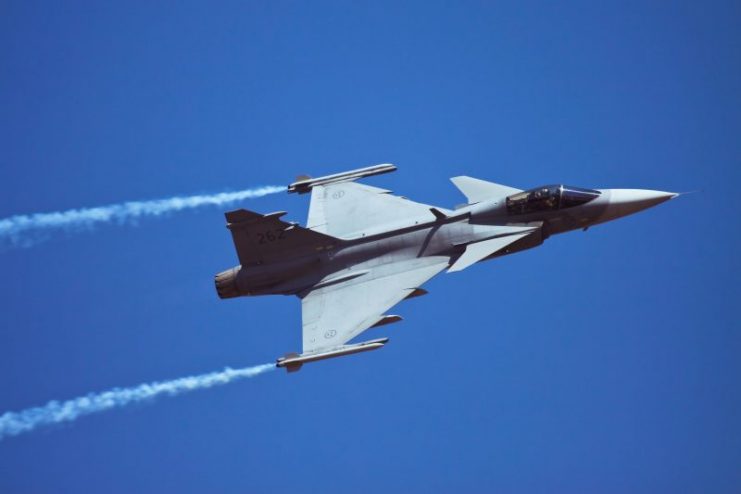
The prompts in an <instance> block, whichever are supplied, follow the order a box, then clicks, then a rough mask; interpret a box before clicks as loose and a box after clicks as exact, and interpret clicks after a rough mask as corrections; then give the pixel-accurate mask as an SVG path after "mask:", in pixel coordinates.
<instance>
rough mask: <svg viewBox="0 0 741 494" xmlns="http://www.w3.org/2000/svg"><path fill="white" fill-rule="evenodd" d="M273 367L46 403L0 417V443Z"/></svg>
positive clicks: (254, 374) (145, 385)
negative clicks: (20, 435)
mask: <svg viewBox="0 0 741 494" xmlns="http://www.w3.org/2000/svg"><path fill="white" fill-rule="evenodd" d="M275 368H276V367H275V364H263V365H256V366H254V367H245V368H242V369H230V368H229V367H227V368H226V369H224V370H223V371H221V372H211V373H209V374H201V375H199V376H189V377H181V378H180V379H173V380H172V381H162V382H153V383H148V384H140V385H139V386H134V387H132V388H113V389H111V390H109V391H103V392H102V393H90V394H89V395H87V396H80V397H79V398H74V399H72V400H67V401H61V402H60V401H50V402H49V403H47V404H46V405H44V406H41V407H35V408H27V409H26V410H21V411H20V412H5V413H4V414H3V415H0V440H2V439H4V438H5V437H7V436H15V435H18V434H21V433H23V432H31V431H32V430H34V429H36V428H37V427H39V426H41V425H50V424H58V423H62V422H71V421H73V420H76V419H77V418H78V417H81V416H83V415H89V414H91V413H96V412H103V411H105V410H110V409H111V408H118V407H122V406H125V405H128V404H130V403H136V402H140V401H144V400H149V399H152V398H155V397H157V396H160V395H168V396H175V395H179V394H182V393H187V392H189V391H195V390H197V389H203V388H210V387H212V386H220V385H222V384H228V383H230V382H232V381H234V380H237V379H244V378H248V377H255V376H257V375H258V374H262V373H264V372H268V371H270V370H273V369H275Z"/></svg>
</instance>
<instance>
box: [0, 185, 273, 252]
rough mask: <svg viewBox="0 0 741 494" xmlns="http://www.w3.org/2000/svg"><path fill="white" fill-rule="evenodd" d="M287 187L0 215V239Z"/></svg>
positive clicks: (17, 241)
mask: <svg viewBox="0 0 741 494" xmlns="http://www.w3.org/2000/svg"><path fill="white" fill-rule="evenodd" d="M284 190H286V189H285V187H278V186H265V187H258V188H254V189H245V190H240V191H237V192H222V193H220V194H211V195H195V196H176V197H170V198H168V199H156V200H153V201H130V202H124V203H121V204H111V205H109V206H100V207H95V208H84V209H69V210H67V211H55V212H51V213H34V214H20V215H16V216H11V217H9V218H5V219H0V241H2V240H9V241H10V243H11V244H12V245H16V246H24V247H25V246H29V245H31V244H33V243H34V238H30V237H29V236H28V234H29V233H32V232H34V231H36V232H41V231H48V230H53V229H61V230H67V231H71V230H74V229H80V228H85V227H87V228H92V227H93V226H95V225H96V224H99V223H110V222H113V221H116V222H118V223H119V224H124V223H127V222H130V221H133V220H136V219H138V218H141V217H143V216H161V215H163V214H165V213H170V212H174V211H182V210H183V209H193V208H198V207H201V206H219V205H223V204H228V203H232V202H236V201H241V200H244V199H252V198H255V197H262V196H265V195H268V194H275V193H276V192H281V191H284Z"/></svg>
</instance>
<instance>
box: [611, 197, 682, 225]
mask: <svg viewBox="0 0 741 494" xmlns="http://www.w3.org/2000/svg"><path fill="white" fill-rule="evenodd" d="M678 195H679V194H676V193H674V192H664V191H661V190H643V189H610V190H609V203H608V205H607V209H606V210H605V212H604V214H603V215H602V217H601V218H600V222H602V221H609V220H614V219H616V218H620V217H621V216H627V215H629V214H633V213H637V212H638V211H642V210H644V209H648V208H650V207H653V206H656V205H657V204H661V203H662V202H666V201H668V200H669V199H674V198H675V197H677V196H678Z"/></svg>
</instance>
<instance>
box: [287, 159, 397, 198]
mask: <svg viewBox="0 0 741 494" xmlns="http://www.w3.org/2000/svg"><path fill="white" fill-rule="evenodd" d="M395 170H396V166H394V165H392V164H389V163H384V164H382V165H374V166H368V167H366V168H358V169H357V170H350V171H346V172H341V173H335V174H334V175H325V176H323V177H317V178H309V177H308V176H301V177H297V178H298V179H299V180H297V181H296V182H293V183H292V184H289V185H288V193H289V194H291V193H294V192H296V193H299V194H306V193H307V192H311V189H312V188H313V187H316V186H317V185H329V184H331V183H335V182H348V181H351V180H357V179H359V178H363V177H370V176H372V175H380V174H382V173H390V172H392V171H395Z"/></svg>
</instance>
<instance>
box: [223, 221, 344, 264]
mask: <svg viewBox="0 0 741 494" xmlns="http://www.w3.org/2000/svg"><path fill="white" fill-rule="evenodd" d="M285 214H286V213H285V212H283V211H279V212H276V213H270V214H265V215H263V214H259V213H255V212H253V211H247V210H246V209H238V210H236V211H230V212H228V213H226V214H225V215H224V216H225V217H226V221H227V225H226V226H227V228H229V230H230V231H231V232H232V239H233V240H234V247H235V248H236V250H237V256H238V257H239V262H240V264H241V265H242V266H252V265H257V264H264V263H266V262H271V261H277V260H280V259H283V258H287V257H289V256H290V257H295V256H300V255H305V254H308V253H313V252H321V251H323V250H328V249H331V248H333V247H334V246H335V245H337V244H338V243H339V242H340V240H339V239H337V238H335V237H331V236H329V235H325V234H323V233H318V232H315V231H312V230H308V229H306V228H302V227H300V226H298V225H296V224H294V223H287V222H285V221H281V219H280V218H281V217H282V216H283V215H285Z"/></svg>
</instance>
